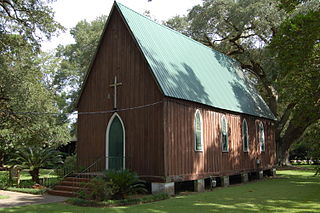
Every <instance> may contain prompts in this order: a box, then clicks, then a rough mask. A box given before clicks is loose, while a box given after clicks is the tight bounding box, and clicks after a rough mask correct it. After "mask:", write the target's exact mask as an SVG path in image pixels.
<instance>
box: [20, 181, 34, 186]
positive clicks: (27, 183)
mask: <svg viewBox="0 0 320 213" xmlns="http://www.w3.org/2000/svg"><path fill="white" fill-rule="evenodd" d="M34 184H35V182H33V181H32V180H21V181H20V184H19V186H18V188H32V186H33V185H34Z"/></svg>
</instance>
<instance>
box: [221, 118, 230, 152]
mask: <svg viewBox="0 0 320 213" xmlns="http://www.w3.org/2000/svg"><path fill="white" fill-rule="evenodd" d="M223 120H225V121H226V131H227V133H226V134H227V150H223V141H222V138H223V137H222V135H223V131H222V122H223ZM220 125H221V126H220V134H221V140H220V142H221V150H222V152H229V131H228V120H227V118H226V116H225V115H222V117H221V120H220Z"/></svg>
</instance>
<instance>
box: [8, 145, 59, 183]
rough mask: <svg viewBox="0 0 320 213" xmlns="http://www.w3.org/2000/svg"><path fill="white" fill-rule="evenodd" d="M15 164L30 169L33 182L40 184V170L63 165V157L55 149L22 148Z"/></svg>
mask: <svg viewBox="0 0 320 213" xmlns="http://www.w3.org/2000/svg"><path fill="white" fill-rule="evenodd" d="M14 162H16V163H18V164H20V165H22V166H23V167H26V168H28V169H29V170H30V171H29V173H30V175H31V177H32V181H34V182H36V183H40V180H39V170H40V168H42V167H54V166H56V165H57V164H59V163H62V158H61V155H60V153H59V152H58V151H56V150H55V149H54V148H50V147H46V148H42V147H36V146H31V147H22V148H21V149H19V151H17V152H16V158H15V159H14Z"/></svg>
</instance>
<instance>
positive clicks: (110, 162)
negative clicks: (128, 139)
mask: <svg viewBox="0 0 320 213" xmlns="http://www.w3.org/2000/svg"><path fill="white" fill-rule="evenodd" d="M106 153H107V156H106V169H109V170H110V169H113V170H121V169H124V168H125V159H124V156H125V129H124V125H123V122H122V120H121V118H120V116H119V115H118V114H117V113H115V114H113V116H112V117H111V119H110V121H109V124H108V127H107V134H106Z"/></svg>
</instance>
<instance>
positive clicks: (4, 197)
mask: <svg viewBox="0 0 320 213" xmlns="http://www.w3.org/2000/svg"><path fill="white" fill-rule="evenodd" d="M7 198H9V196H6V195H0V199H7Z"/></svg>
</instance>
